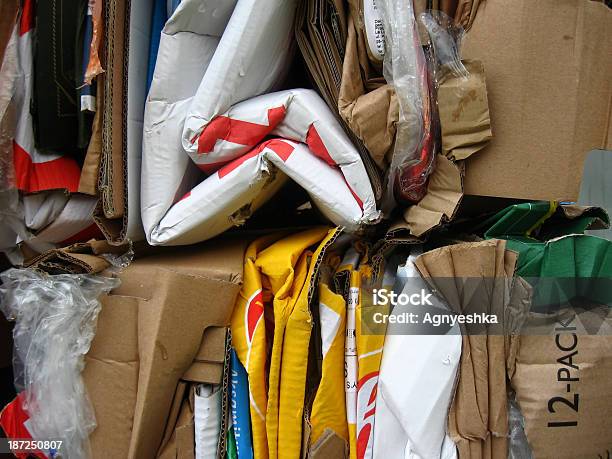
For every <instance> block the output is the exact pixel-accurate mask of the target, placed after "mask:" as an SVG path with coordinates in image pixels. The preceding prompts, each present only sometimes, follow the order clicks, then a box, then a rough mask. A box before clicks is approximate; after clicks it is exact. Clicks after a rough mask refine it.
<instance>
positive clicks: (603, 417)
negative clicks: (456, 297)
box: [511, 331, 612, 459]
mask: <svg viewBox="0 0 612 459" xmlns="http://www.w3.org/2000/svg"><path fill="white" fill-rule="evenodd" d="M569 333H571V331H568V332H567V333H561V335H565V336H562V337H561V338H559V340H560V342H561V344H562V346H568V345H570V344H572V343H573V339H572V337H571V335H569ZM555 340H556V336H554V335H553V336H522V337H521V339H520V344H519V345H518V352H517V356H516V371H515V372H514V375H513V377H512V380H511V384H512V387H513V388H514V390H515V391H516V395H517V400H518V402H519V406H520V409H521V412H522V413H523V416H524V418H525V433H526V434H527V439H528V441H529V446H530V447H531V448H532V450H533V454H534V457H550V456H551V454H550V453H551V452H553V451H554V457H557V458H567V459H569V458H575V457H607V454H609V453H610V445H612V429H610V421H609V420H610V411H611V410H612V397H611V396H610V394H611V393H612V379H611V378H610V372H612V357H611V356H612V338H611V337H610V336H592V335H578V336H577V340H576V346H575V349H573V350H572V351H563V350H561V349H559V347H558V345H557V344H556V342H555ZM574 351H577V352H576V353H575V354H573V355H572V363H573V364H574V365H577V366H578V367H579V370H574V369H572V368H569V367H567V366H564V365H563V364H562V363H560V362H559V360H558V359H563V358H564V357H566V358H569V357H567V356H568V355H571V354H572V352H574ZM566 361H567V360H566ZM559 369H568V370H569V371H570V372H571V374H570V377H578V378H579V380H578V381H571V382H569V387H570V391H569V392H568V391H567V387H566V386H567V384H566V383H564V382H563V381H559V378H558V371H559ZM575 394H578V395H579V404H578V406H577V411H574V410H572V409H571V408H570V407H569V406H568V405H565V404H564V403H563V402H560V401H557V402H553V403H554V405H553V406H552V408H553V410H555V413H550V412H549V409H548V408H549V406H550V403H551V402H550V401H551V400H553V399H554V397H562V398H564V399H567V401H568V402H570V403H574V402H575V399H574V397H575ZM563 421H566V422H567V421H569V422H572V421H575V422H577V425H576V426H574V427H549V422H563Z"/></svg>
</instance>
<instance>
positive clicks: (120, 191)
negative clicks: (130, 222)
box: [98, 0, 129, 219]
mask: <svg viewBox="0 0 612 459" xmlns="http://www.w3.org/2000/svg"><path fill="white" fill-rule="evenodd" d="M128 5H129V2H126V1H120V0H106V3H105V5H104V6H105V11H104V12H105V19H106V20H105V26H106V27H105V33H106V40H105V48H106V49H105V63H106V77H105V79H104V82H105V86H104V96H105V97H104V111H103V117H102V157H101V161H100V178H99V180H100V182H99V184H98V189H99V191H100V200H101V203H102V207H101V209H102V211H103V216H104V217H106V218H109V219H114V218H120V217H122V216H123V213H124V206H125V196H124V181H125V176H124V167H123V153H124V151H125V145H124V142H123V140H124V136H123V130H124V128H125V125H124V114H125V112H126V104H127V98H126V97H124V96H125V93H126V92H127V88H125V87H124V86H125V78H124V72H125V68H124V54H125V52H127V50H126V49H125V35H126V18H127V17H128V16H129V10H128Z"/></svg>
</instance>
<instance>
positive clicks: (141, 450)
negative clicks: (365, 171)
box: [30, 238, 248, 458]
mask: <svg viewBox="0 0 612 459" xmlns="http://www.w3.org/2000/svg"><path fill="white" fill-rule="evenodd" d="M242 239H246V238H242ZM247 243H248V241H247V240H225V241H223V240H222V241H219V240H217V241H215V242H214V243H211V244H202V245H199V246H191V247H189V248H180V249H172V250H163V249H162V250H157V251H156V252H155V253H154V254H152V255H146V254H145V253H144V252H146V251H143V252H137V256H136V259H135V260H134V261H133V262H132V263H131V264H130V265H129V266H128V267H127V268H125V269H124V270H122V271H121V272H119V274H118V277H119V278H120V280H121V284H120V286H119V287H117V288H116V289H115V290H113V291H112V292H111V294H109V295H106V296H104V297H102V298H101V302H102V310H101V312H100V315H99V318H98V330H97V333H96V337H95V338H94V341H93V343H92V346H91V349H90V352H89V353H88V354H87V356H86V362H87V363H86V367H85V370H84V372H83V378H84V380H85V383H86V387H87V391H88V395H89V397H90V399H91V401H92V404H93V408H94V412H95V415H96V421H97V428H96V430H95V431H94V432H93V433H92V435H91V437H90V440H91V449H92V454H93V455H94V457H105V458H106V457H122V458H125V457H128V458H143V457H147V458H148V457H155V456H156V454H157V453H158V451H159V448H160V446H162V445H165V444H166V443H167V442H168V439H167V438H164V437H165V436H164V433H165V432H166V431H168V432H169V433H170V434H171V433H172V432H173V431H174V429H175V425H176V423H177V416H178V414H179V413H178V411H177V410H174V411H176V412H173V400H175V398H176V394H178V393H179V392H180V387H179V386H180V385H181V384H184V383H182V382H181V381H182V380H190V381H196V382H206V383H216V384H220V383H221V382H222V376H223V368H224V361H225V356H226V329H227V327H228V326H229V323H230V315H231V313H232V310H233V308H234V304H235V301H236V296H237V295H238V292H239V290H240V287H241V283H242V270H243V261H244V251H245V248H246V244H247ZM104 248H106V249H112V247H111V246H109V245H108V244H107V243H105V242H104V243H89V244H75V245H74V246H71V247H69V248H66V249H61V250H54V251H50V252H47V253H45V254H43V255H41V256H40V257H38V258H37V259H36V260H34V261H33V262H32V263H31V264H30V266H31V267H33V268H37V269H41V270H43V271H46V272H50V273H72V274H86V273H98V272H101V271H103V270H105V269H107V268H108V267H109V263H108V262H106V261H105V260H104V259H103V258H101V257H98V256H96V254H99V253H104ZM115 249H116V247H115ZM141 253H142V254H141ZM109 274H111V273H109ZM167 423H170V424H171V425H170V426H169V427H168V428H166V424H167Z"/></svg>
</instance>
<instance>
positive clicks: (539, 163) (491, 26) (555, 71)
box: [458, 0, 612, 201]
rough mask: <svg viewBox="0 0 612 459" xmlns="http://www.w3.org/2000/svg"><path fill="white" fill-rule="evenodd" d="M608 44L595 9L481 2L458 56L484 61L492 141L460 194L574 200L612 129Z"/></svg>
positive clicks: (605, 17) (610, 28)
mask: <svg viewBox="0 0 612 459" xmlns="http://www.w3.org/2000/svg"><path fill="white" fill-rule="evenodd" d="M463 3H464V2H460V6H459V9H458V14H462V15H463V16H464V17H465V16H466V13H459V10H460V9H462V8H463V7H462V5H463ZM475 3H476V2H474V4H475ZM472 10H474V7H472ZM552 11H554V14H551V12H552ZM471 16H472V13H470V17H471ZM611 36H612V10H611V9H609V8H608V7H606V5H605V4H603V3H600V2H594V1H575V2H562V3H559V2H558V1H557V0H538V1H537V2H534V1H531V0H516V1H512V2H508V1H505V0H486V1H484V2H480V5H479V7H478V13H477V14H476V16H475V19H474V20H473V24H472V27H471V29H470V30H469V32H468V33H467V34H466V36H465V38H464V40H463V45H462V56H463V57H464V58H466V59H472V58H473V59H479V60H481V61H482V62H483V63H484V66H485V68H486V71H487V86H488V88H487V89H488V95H489V104H490V108H491V114H492V115H491V123H492V128H493V131H494V133H495V137H494V138H493V139H492V141H491V143H490V144H489V145H488V146H487V147H486V148H485V149H483V150H482V151H481V152H480V153H479V154H478V155H476V156H473V157H470V158H469V159H468V160H467V164H466V178H465V193H466V194H470V195H481V196H499V197H511V198H521V199H530V200H535V199H541V200H559V201H576V200H577V198H578V193H579V190H580V182H581V177H582V170H583V164H584V159H585V156H586V154H587V153H588V152H589V151H591V150H592V149H596V148H602V147H604V146H605V143H606V137H607V132H608V130H609V125H610V110H612V103H611V101H612V79H610V78H609V75H611V74H612V59H610V53H609V50H610V46H609V44H610V42H611V41H610V40H611Z"/></svg>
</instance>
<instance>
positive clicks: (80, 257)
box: [24, 241, 129, 274]
mask: <svg viewBox="0 0 612 459" xmlns="http://www.w3.org/2000/svg"><path fill="white" fill-rule="evenodd" d="M128 250H129V248H128V246H110V245H109V244H107V243H106V242H105V241H90V242H86V243H78V244H73V245H71V246H68V247H64V248H61V249H52V250H48V251H46V252H44V253H42V254H40V255H38V256H37V257H35V258H33V259H31V260H29V261H27V262H26V263H25V264H24V266H25V267H26V268H33V269H37V270H40V271H44V272H47V273H49V274H61V273H65V274H97V273H101V272H102V271H104V270H105V269H107V268H109V267H110V262H109V261H107V260H106V259H105V258H103V257H102V256H101V255H102V254H106V253H113V254H123V253H125V252H127V251H128Z"/></svg>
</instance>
